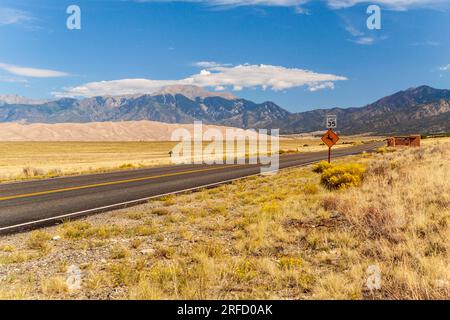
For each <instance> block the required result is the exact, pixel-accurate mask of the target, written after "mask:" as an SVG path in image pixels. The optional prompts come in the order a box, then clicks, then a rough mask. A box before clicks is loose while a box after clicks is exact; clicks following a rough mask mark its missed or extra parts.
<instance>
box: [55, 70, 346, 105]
mask: <svg viewBox="0 0 450 320" xmlns="http://www.w3.org/2000/svg"><path fill="white" fill-rule="evenodd" d="M203 65H204V66H205V65H206V63H203ZM211 65H213V64H212V63H211ZM343 80H347V78H346V77H344V76H338V75H334V74H322V73H317V72H313V71H309V70H303V69H298V68H286V67H281V66H272V65H263V64H261V65H250V64H243V65H237V66H232V67H228V66H215V65H213V66H212V67H210V68H206V69H202V70H201V71H200V72H199V73H196V74H193V75H191V76H189V77H187V78H184V79H178V80H153V79H120V80H111V81H98V82H89V83H85V84H82V85H79V86H75V87H68V88H64V90H63V91H62V92H54V93H53V94H54V95H55V96H58V97H62V96H66V97H80V96H81V97H92V96H99V95H124V94H138V93H153V92H155V91H157V90H159V89H160V88H161V87H164V86H169V85H195V86H199V87H212V88H215V89H216V90H218V91H220V90H223V89H225V88H231V89H232V90H234V91H240V90H242V89H244V88H262V89H264V90H266V89H271V90H275V91H280V90H285V89H290V88H294V87H301V86H306V87H307V88H308V89H309V90H310V91H316V90H318V89H325V88H331V89H332V88H334V82H335V81H343Z"/></svg>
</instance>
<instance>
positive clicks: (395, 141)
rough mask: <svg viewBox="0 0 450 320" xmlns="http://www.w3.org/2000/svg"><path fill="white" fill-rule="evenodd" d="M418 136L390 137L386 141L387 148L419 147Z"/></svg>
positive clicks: (419, 138)
mask: <svg viewBox="0 0 450 320" xmlns="http://www.w3.org/2000/svg"><path fill="white" fill-rule="evenodd" d="M420 140H421V137H420V135H410V136H402V137H390V138H388V139H387V145H388V147H398V146H405V147H420Z"/></svg>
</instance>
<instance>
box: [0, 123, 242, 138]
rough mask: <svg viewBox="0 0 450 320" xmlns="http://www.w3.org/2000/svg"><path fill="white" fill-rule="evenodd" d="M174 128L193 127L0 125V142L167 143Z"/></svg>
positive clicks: (178, 125) (141, 124) (204, 127)
mask: <svg viewBox="0 0 450 320" xmlns="http://www.w3.org/2000/svg"><path fill="white" fill-rule="evenodd" d="M177 128H184V129H187V130H188V131H189V132H191V133H192V132H193V125H192V124H169V123H162V122H156V121H146V120H143V121H124V122H90V123H57V124H44V123H34V124H21V123H0V141H170V139H171V135H172V132H173V131H174V130H175V129H177ZM209 128H214V129H218V130H220V132H222V134H224V133H225V130H226V129H227V128H228V127H223V126H214V125H203V131H205V130H207V129H209ZM239 130H241V129H239ZM242 132H244V130H242ZM247 133H248V134H250V133H251V132H247Z"/></svg>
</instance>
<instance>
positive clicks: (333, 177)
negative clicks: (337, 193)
mask: <svg viewBox="0 0 450 320" xmlns="http://www.w3.org/2000/svg"><path fill="white" fill-rule="evenodd" d="M365 171H366V170H365V168H364V167H363V166H362V165H360V164H356V163H354V164H341V165H337V166H333V167H331V168H329V169H326V170H324V171H323V172H322V176H321V178H320V182H321V183H322V184H323V185H324V186H325V187H327V188H328V189H345V188H347V187H355V186H358V185H360V183H361V181H362V178H363V175H364V172H365Z"/></svg>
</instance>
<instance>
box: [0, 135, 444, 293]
mask: <svg viewBox="0 0 450 320" xmlns="http://www.w3.org/2000/svg"><path fill="white" fill-rule="evenodd" d="M449 142H450V140H449V139H427V141H426V143H424V146H423V147H421V148H417V149H414V148H411V149H407V148H403V149H402V148H399V149H396V150H395V151H394V150H393V149H392V150H389V152H383V151H380V150H379V151H378V152H374V153H370V154H369V153H368V154H363V155H359V156H351V157H346V158H345V159H341V160H339V161H336V162H333V164H332V165H331V166H330V165H328V164H325V163H321V164H318V165H314V166H308V167H302V168H293V169H287V170H283V171H281V172H280V173H279V174H277V175H274V176H261V177H251V178H247V179H243V180H241V181H238V182H234V183H232V184H228V185H223V186H220V187H217V188H213V189H207V190H202V191H199V192H194V193H189V194H183V195H178V196H166V197H164V198H160V199H158V200H154V201H151V202H149V203H147V204H144V205H140V206H136V207H132V208H128V209H123V210H118V211H114V212H110V213H105V214H99V215H96V216H91V217H88V218H85V219H81V220H77V221H72V222H66V223H64V224H62V225H59V226H55V227H50V228H45V229H41V230H37V231H32V232H29V233H23V234H18V235H11V236H4V237H1V238H0V297H1V298H15V299H17V298H24V299H29V298H42V299H44V298H51V299H68V298H70V299H79V298H87V299H238V298H239V299H245V298H248V299H449V298H450V266H449V263H450V243H449V241H448V239H450V176H449V175H450V174H449V172H450V161H449V159H450V147H449V146H448V143H449ZM74 268H75V269H76V270H79V271H80V279H81V285H80V287H79V288H73V287H71V285H70V281H69V282H68V281H67V279H68V278H69V277H70V275H71V272H72V271H73V269H74ZM71 270H72V271H71ZM373 270H378V271H379V274H380V282H379V283H378V285H379V286H375V287H374V286H370V285H369V284H370V283H372V280H371V277H373V276H374V272H373ZM375 283H376V282H375Z"/></svg>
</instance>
